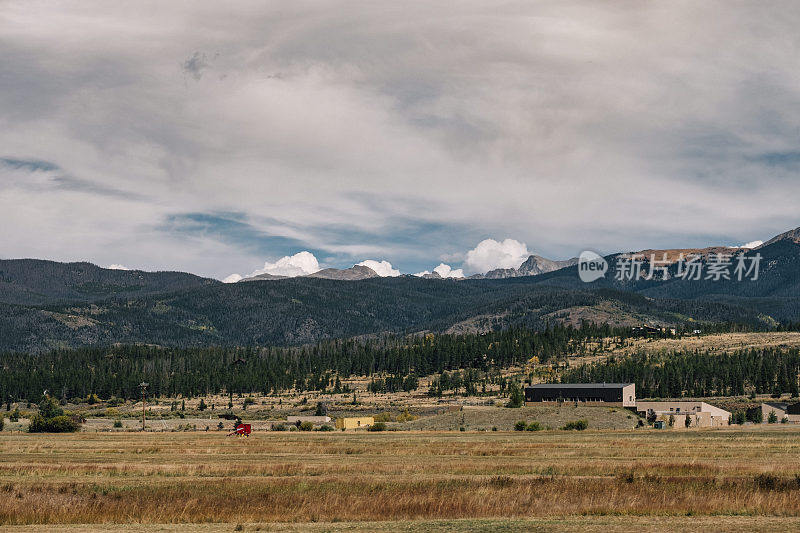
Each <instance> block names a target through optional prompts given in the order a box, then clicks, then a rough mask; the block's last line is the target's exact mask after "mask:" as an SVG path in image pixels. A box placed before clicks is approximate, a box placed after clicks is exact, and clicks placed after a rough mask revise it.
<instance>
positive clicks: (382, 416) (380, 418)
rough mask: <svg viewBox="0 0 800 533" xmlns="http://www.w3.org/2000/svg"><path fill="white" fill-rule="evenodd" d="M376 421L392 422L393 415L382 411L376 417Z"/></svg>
mask: <svg viewBox="0 0 800 533" xmlns="http://www.w3.org/2000/svg"><path fill="white" fill-rule="evenodd" d="M373 418H374V419H375V422H391V421H392V415H391V414H389V413H387V412H386V411H383V412H380V413H378V414H376V415H375V416H374V417H373Z"/></svg>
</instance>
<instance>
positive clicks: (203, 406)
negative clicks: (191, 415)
mask: <svg viewBox="0 0 800 533" xmlns="http://www.w3.org/2000/svg"><path fill="white" fill-rule="evenodd" d="M207 408H208V406H207V405H206V401H205V400H204V399H202V398H200V403H199V404H198V406H197V409H198V411H205V410H206V409H207Z"/></svg>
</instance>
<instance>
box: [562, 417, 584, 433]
mask: <svg viewBox="0 0 800 533" xmlns="http://www.w3.org/2000/svg"><path fill="white" fill-rule="evenodd" d="M588 427H589V421H588V420H586V419H585V418H582V419H580V420H573V421H572V422H567V423H566V424H565V425H564V427H562V428H561V429H565V430H572V429H574V430H576V431H583V430H584V429H586V428H588Z"/></svg>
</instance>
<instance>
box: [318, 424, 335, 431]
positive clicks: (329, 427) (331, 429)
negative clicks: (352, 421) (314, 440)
mask: <svg viewBox="0 0 800 533" xmlns="http://www.w3.org/2000/svg"><path fill="white" fill-rule="evenodd" d="M315 431H333V426H329V425H327V424H325V425H323V426H320V427H318V428H317V429H316V430H315Z"/></svg>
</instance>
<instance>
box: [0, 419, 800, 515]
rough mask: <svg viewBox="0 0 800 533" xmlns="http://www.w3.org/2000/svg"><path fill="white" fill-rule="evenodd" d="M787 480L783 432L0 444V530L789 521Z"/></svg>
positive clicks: (790, 439)
mask: <svg viewBox="0 0 800 533" xmlns="http://www.w3.org/2000/svg"><path fill="white" fill-rule="evenodd" d="M764 473H766V474H768V475H769V477H764V478H761V481H760V482H759V481H758V480H757V476H758V475H760V474H764ZM798 474H800V430H798V429H796V428H787V427H781V428H776V429H771V430H764V429H754V430H730V431H727V430H726V431H699V432H655V431H638V432H637V431H618V432H592V431H587V432H583V433H566V432H546V433H536V434H531V433H522V434H518V433H385V434H380V433H378V434H341V433H334V434H307V433H302V434H300V433H270V434H263V433H262V434H257V435H254V436H253V437H251V438H250V439H235V438H225V437H224V436H222V435H220V434H218V433H210V434H206V433H199V434H198V433H167V434H164V433H148V434H137V433H127V434H120V433H115V434H89V433H81V434H74V435H24V434H23V435H11V436H10V435H4V436H3V437H2V439H0V524H5V525H10V524H66V523H74V524H89V523H116V524H126V523H127V524H136V523H144V524H165V523H166V524H168V523H203V522H226V523H234V524H235V523H239V522H241V523H257V522H317V521H321V522H341V521H376V520H423V519H428V520H430V519H463V518H470V519H478V518H501V517H502V518H530V517H560V516H573V517H574V516H580V515H598V516H600V515H632V516H643V517H647V516H651V517H652V516H665V515H686V514H687V513H692V514H694V515H716V514H722V515H739V514H742V515H753V516H763V517H775V516H785V517H800V484H798V481H797V479H796V476H797V475H798ZM795 523H796V522H795Z"/></svg>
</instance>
